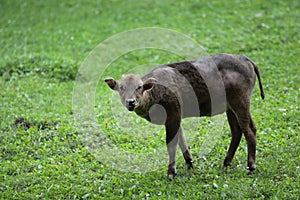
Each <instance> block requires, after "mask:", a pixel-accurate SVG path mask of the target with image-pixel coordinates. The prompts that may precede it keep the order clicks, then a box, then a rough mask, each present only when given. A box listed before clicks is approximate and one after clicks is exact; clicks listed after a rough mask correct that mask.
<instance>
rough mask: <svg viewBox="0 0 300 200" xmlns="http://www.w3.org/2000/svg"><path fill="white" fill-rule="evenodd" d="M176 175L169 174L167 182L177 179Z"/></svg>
mask: <svg viewBox="0 0 300 200" xmlns="http://www.w3.org/2000/svg"><path fill="white" fill-rule="evenodd" d="M175 177H176V174H167V180H173V179H175Z"/></svg>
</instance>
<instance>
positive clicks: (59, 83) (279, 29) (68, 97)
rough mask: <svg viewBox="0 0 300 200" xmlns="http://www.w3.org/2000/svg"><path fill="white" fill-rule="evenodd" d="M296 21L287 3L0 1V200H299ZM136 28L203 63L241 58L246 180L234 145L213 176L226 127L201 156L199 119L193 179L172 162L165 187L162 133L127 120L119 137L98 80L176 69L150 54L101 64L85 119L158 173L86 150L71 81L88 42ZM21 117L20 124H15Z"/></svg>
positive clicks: (296, 6) (168, 58) (206, 123)
mask: <svg viewBox="0 0 300 200" xmlns="http://www.w3.org/2000/svg"><path fill="white" fill-rule="evenodd" d="M299 11H300V2H299V1H297V0H286V1H278V0H270V1H254V0H247V1H243V0H229V1H217V0H213V1H201V0H195V1H179V0H176V1H171V0H164V1H138V0H131V1H108V0H107V1H106V0H103V1H92V0H88V1H79V0H73V1H71V0H63V1H58V0H53V1H40V0H26V1H21V0H11V1H9V0H1V4H0V13H1V18H0V47H1V48H0V103H1V104H0V111H1V112H0V199H274V200H275V199H299V194H300V135H299V133H300V126H299V125H300V117H299V116H300V113H299V99H300V97H299V92H300V48H299V46H300V34H299V33H300V24H299V18H300V12H299ZM144 27H161V28H167V29H171V30H175V31H178V32H180V33H182V34H186V35H188V36H189V37H191V38H192V39H193V40H194V41H196V42H197V43H199V44H200V45H202V46H203V48H204V49H205V50H206V51H207V53H208V54H215V53H233V54H243V55H246V56H248V57H250V58H251V59H252V60H253V61H254V62H256V63H257V65H258V66H259V68H260V73H261V77H262V81H263V85H264V89H265V94H266V98H265V100H261V98H260V96H259V88H258V84H257V85H256V86H255V88H254V93H253V96H252V101H251V109H252V110H251V113H252V116H253V118H254V121H255V122H256V125H257V127H258V131H257V170H256V171H255V172H254V173H253V174H247V170H246V164H247V163H246V159H247V148H246V142H245V139H244V138H242V141H241V144H240V146H239V148H238V150H237V153H236V156H235V158H234V160H233V164H234V167H233V168H232V169H228V170H227V171H226V170H224V169H222V168H221V164H222V162H223V159H224V157H225V154H226V151H227V148H228V145H229V143H230V131H229V127H228V124H227V123H225V124H224V128H223V129H222V133H221V135H220V137H219V138H218V139H217V140H216V143H215V145H214V146H213V147H212V148H211V149H210V152H209V153H207V154H205V155H203V154H201V151H202V150H203V148H201V147H205V145H206V144H207V143H209V141H207V140H205V137H203V135H204V134H205V131H207V130H210V126H211V124H212V123H211V121H210V119H209V118H201V119H200V121H199V124H200V125H199V127H198V128H197V133H194V134H196V136H198V137H196V138H195V137H194V138H193V139H190V140H188V143H189V145H190V147H191V152H192V155H193V157H194V160H195V162H194V165H195V168H194V169H193V170H192V171H191V172H187V171H186V169H185V166H184V161H183V158H182V156H181V155H180V153H178V155H177V158H178V163H177V169H178V172H177V173H178V175H177V177H176V178H175V179H174V180H172V181H170V180H167V179H166V170H167V162H168V160H167V150H166V147H165V141H164V137H165V136H164V130H163V129H161V128H162V127H157V126H155V127H153V126H150V125H149V127H150V128H148V131H149V133H147V135H146V136H145V135H143V134H144V133H143V132H142V131H138V130H139V129H140V128H139V127H146V126H148V123H146V122H145V121H144V120H141V119H139V118H137V117H136V116H135V115H134V114H133V113H127V114H128V116H129V117H131V118H132V119H133V120H131V122H132V123H131V124H130V125H128V124H127V126H128V127H129V128H128V127H127V129H122V128H120V123H123V126H126V123H127V122H126V120H125V121H124V122H118V121H117V120H115V118H114V116H113V114H114V110H113V109H112V104H114V102H113V101H114V100H112V99H113V98H112V92H111V90H109V88H108V87H107V86H106V85H105V83H104V82H103V79H104V78H105V77H107V76H113V77H115V78H119V77H120V76H121V74H122V73H124V72H127V71H128V70H130V69H133V68H134V67H137V66H141V65H146V64H147V63H161V64H164V63H170V62H177V61H181V60H182V59H183V58H181V57H180V56H178V55H174V54H172V53H169V52H165V51H162V50H157V49H156V50H155V49H141V50H136V51H133V52H129V53H127V54H125V55H122V56H121V57H119V58H118V59H117V60H115V61H114V62H112V63H111V65H110V66H109V67H108V68H107V70H106V71H105V72H104V73H103V74H102V75H101V76H99V83H98V85H97V91H95V94H96V97H95V102H93V103H94V110H93V112H94V113H95V115H96V119H97V123H98V126H99V127H101V130H103V131H104V132H105V133H107V137H108V138H106V139H108V140H109V141H110V143H111V144H112V145H115V146H118V147H119V148H120V149H123V150H125V151H129V152H140V153H146V152H150V151H155V150H156V149H162V150H163V151H162V154H161V156H162V158H163V159H160V158H157V164H158V165H161V167H157V169H156V170H152V171H151V170H145V171H141V170H140V171H138V172H132V171H126V170H123V171H122V170H119V169H120V168H122V166H114V165H113V164H111V163H110V162H107V161H106V160H103V159H99V158H97V156H95V155H94V154H93V152H92V151H91V150H90V149H89V148H88V146H87V145H86V143H85V142H84V141H83V139H82V133H81V132H80V129H79V128H78V127H77V126H76V124H75V121H74V115H73V114H74V113H73V108H72V104H73V103H74V102H73V90H74V84H75V80H76V77H77V72H78V70H79V68H80V66H81V65H82V63H84V61H85V59H86V58H87V57H88V56H89V53H90V52H91V51H92V50H93V49H94V48H95V47H96V46H97V45H98V44H99V43H101V42H102V41H104V40H106V39H107V38H110V37H112V36H114V35H115V34H118V33H122V32H124V31H128V30H131V29H135V28H144ZM174 43H176V41H174ZM116 50H117V49H116ZM95 73H97V72H95ZM117 103H118V104H117V107H118V106H120V107H121V105H119V102H117ZM115 109H117V108H115ZM128 116H127V115H126V116H125V117H124V118H126V117H128ZM223 117H224V116H223ZM22 118H23V119H24V120H25V122H23V123H17V125H16V123H15V122H16V120H17V119H19V120H21V119H22ZM124 124H125V125H124ZM212 125H213V124H212ZM131 127H132V129H133V130H135V131H130V130H131V129H130V128H131ZM152 128H153V130H154V129H155V134H151V131H152ZM130 132H131V133H130ZM153 132H154V131H153ZM99 145H100V143H99ZM100 153H101V152H100ZM108 156H109V155H108ZM129 163H130V162H129ZM128 165H130V164H128ZM154 166H155V165H154ZM124 167H128V166H124Z"/></svg>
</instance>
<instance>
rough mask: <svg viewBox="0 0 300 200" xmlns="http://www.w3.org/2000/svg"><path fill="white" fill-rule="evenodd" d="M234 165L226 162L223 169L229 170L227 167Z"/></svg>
mask: <svg viewBox="0 0 300 200" xmlns="http://www.w3.org/2000/svg"><path fill="white" fill-rule="evenodd" d="M231 166H232V163H231V162H224V163H223V165H222V168H227V167H231Z"/></svg>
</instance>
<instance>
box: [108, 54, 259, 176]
mask: <svg viewBox="0 0 300 200" xmlns="http://www.w3.org/2000/svg"><path fill="white" fill-rule="evenodd" d="M256 76H257V77H258V81H259V86H260V90H261V97H262V99H264V91H263V86H262V83H261V78H260V74H259V70H258V67H257V65H256V64H255V63H254V62H252V61H251V60H250V59H249V58H247V57H245V56H241V55H231V54H217V55H212V56H207V57H204V58H200V59H197V60H193V61H189V62H188V61H185V62H179V63H172V64H166V65H162V66H158V67H157V68H154V69H152V70H151V71H150V72H148V73H147V74H146V75H145V76H143V77H142V78H140V77H138V76H136V75H133V74H129V75H124V76H122V78H121V81H120V83H118V82H117V81H115V80H114V79H113V78H108V79H106V80H105V82H106V83H107V84H108V85H109V87H110V88H111V89H114V90H116V91H118V92H119V94H120V97H121V101H122V103H123V104H124V106H126V107H127V108H128V109H129V110H130V111H135V112H136V113H137V114H138V115H139V116H141V117H143V118H145V119H147V120H148V121H150V122H152V123H156V124H164V125H165V127H166V143H167V147H168V152H169V156H170V158H169V168H168V174H169V175H173V176H174V175H175V174H176V167H175V165H176V164H175V155H174V148H175V149H176V146H177V144H178V142H179V146H180V148H181V150H182V153H183V155H184V158H185V161H186V163H187V165H188V168H192V167H193V165H192V156H191V154H190V152H189V149H188V148H187V144H186V142H185V139H184V134H183V132H182V130H181V125H180V124H181V119H182V118H185V117H193V116H213V115H216V114H220V113H223V112H226V114H227V118H228V122H229V125H230V129H231V134H232V139H231V143H230V146H229V149H228V152H227V155H226V157H225V160H224V163H223V166H225V167H226V166H228V165H230V164H231V161H232V159H233V156H234V154H235V151H236V149H237V147H238V145H239V143H240V140H241V136H242V133H244V135H245V138H246V140H247V146H248V168H249V170H251V171H253V170H254V169H255V168H256V166H255V152H256V126H255V124H254V122H253V120H252V118H251V114H250V98H251V94H252V90H253V87H254V85H255V79H256ZM218 77H220V79H221V80H220V81H219V82H218V80H217V79H218ZM220 83H221V84H220ZM224 90H225V91H224ZM222 91H224V92H223V96H224V98H222ZM212 95H213V96H214V97H212ZM218 95H220V96H218ZM222 99H224V100H222ZM213 100H214V101H215V102H217V103H214V102H213ZM157 105H160V106H157Z"/></svg>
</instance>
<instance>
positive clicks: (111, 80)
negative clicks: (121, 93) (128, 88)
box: [104, 78, 119, 90]
mask: <svg viewBox="0 0 300 200" xmlns="http://www.w3.org/2000/svg"><path fill="white" fill-rule="evenodd" d="M104 81H105V83H106V84H107V85H108V86H109V87H110V89H112V90H119V83H118V82H117V81H116V80H115V79H114V78H107V79H105V80H104Z"/></svg>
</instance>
